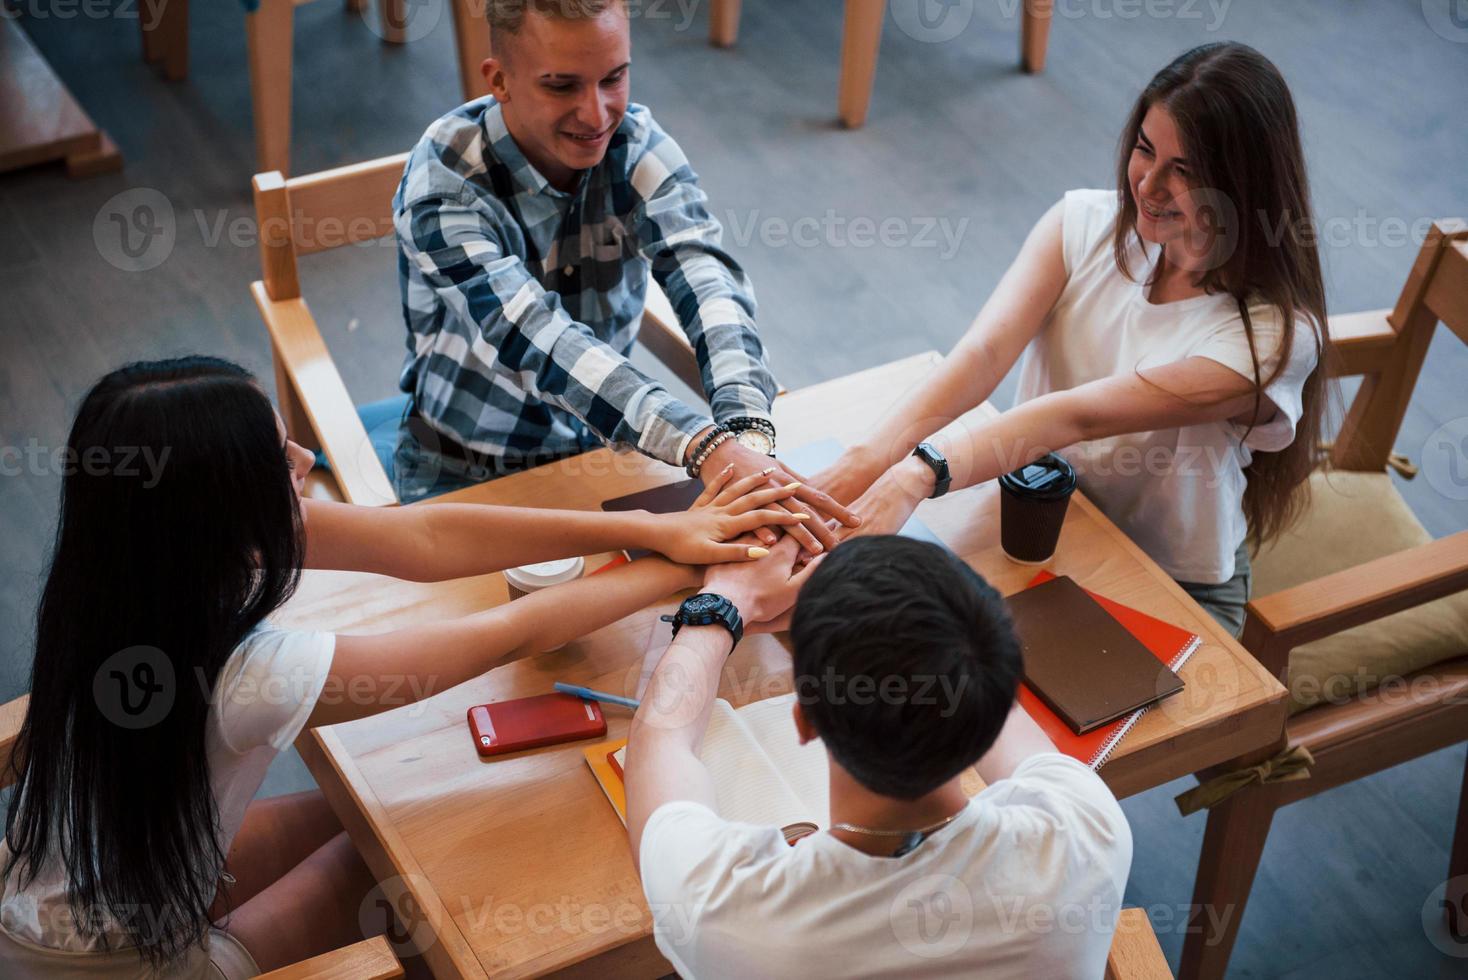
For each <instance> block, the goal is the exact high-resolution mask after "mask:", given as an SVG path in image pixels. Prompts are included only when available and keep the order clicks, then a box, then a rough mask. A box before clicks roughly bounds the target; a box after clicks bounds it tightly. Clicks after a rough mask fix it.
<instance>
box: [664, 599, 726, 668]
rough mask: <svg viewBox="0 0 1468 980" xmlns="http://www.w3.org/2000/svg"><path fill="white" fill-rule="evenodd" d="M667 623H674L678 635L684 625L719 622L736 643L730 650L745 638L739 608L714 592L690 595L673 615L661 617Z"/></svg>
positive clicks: (705, 624)
mask: <svg viewBox="0 0 1468 980" xmlns="http://www.w3.org/2000/svg"><path fill="white" fill-rule="evenodd" d="M659 618H660V619H662V621H663V622H665V623H672V624H673V635H674V636H675V637H676V636H677V635H678V630H680V629H682V628H683V627H684V626H713V625H714V624H718V625H719V626H722V627H724V629H726V630H728V631H729V635H730V636H732V637H733V638H734V643H733V644H732V645H731V646H730V647H729V652H731V653H732V652H733V651H734V647H737V646H738V645H739V641H740V640H742V639H743V638H744V620H742V619H740V618H739V609H738V608H737V607H736V606H735V605H734V603H732V602H730V601H729V600H728V599H725V598H724V597H723V596H721V595H715V594H714V593H712V592H700V593H699V594H698V595H695V596H689V597H688V598H687V599H684V600H683V605H681V606H679V607H678V612H677V613H676V614H674V615H672V616H662V617H659Z"/></svg>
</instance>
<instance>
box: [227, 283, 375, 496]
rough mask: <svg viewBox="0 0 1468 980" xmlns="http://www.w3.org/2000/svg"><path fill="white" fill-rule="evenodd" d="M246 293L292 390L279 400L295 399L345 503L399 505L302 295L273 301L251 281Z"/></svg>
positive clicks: (284, 393) (261, 285)
mask: <svg viewBox="0 0 1468 980" xmlns="http://www.w3.org/2000/svg"><path fill="white" fill-rule="evenodd" d="M250 294H251V295H252V296H254V297H255V306H256V307H257V308H258V309H259V310H260V317H261V319H263V320H264V321H265V327H266V329H267V330H269V331H270V341H271V346H272V348H273V349H274V353H275V357H276V358H277V359H278V363H277V368H281V369H284V375H285V377H286V378H288V379H289V382H290V386H291V387H292V388H293V389H294V391H293V392H281V400H282V402H284V401H285V400H286V399H287V398H289V397H295V398H298V399H299V402H300V405H301V407H302V408H303V409H304V411H305V415H306V421H307V424H308V425H309V426H310V429H311V431H312V432H313V433H314V434H315V436H316V438H317V439H318V440H319V441H320V443H321V448H322V449H323V450H324V451H325V453H326V458H327V460H328V461H329V462H330V463H331V471H332V474H333V475H334V476H335V477H336V481H337V483H338V484H339V485H340V486H341V489H342V497H343V498H344V499H345V500H346V501H347V502H348V503H352V504H363V505H366V506H370V507H383V506H388V505H390V504H395V503H397V497H396V495H395V494H394V493H393V489H392V485H391V484H390V483H389V482H388V479H387V474H386V473H384V472H383V470H382V463H381V462H380V461H379V460H378V459H377V454H376V453H375V452H373V449H372V442H371V440H370V439H368V438H367V430H366V429H365V428H363V427H362V419H361V418H360V417H359V416H358V415H357V408H356V406H355V405H353V404H352V399H351V396H350V395H348V394H347V388H346V385H344V384H343V383H342V379H341V375H340V374H339V373H337V370H336V364H335V363H334V362H333V361H332V359H331V354H330V352H328V351H327V349H326V343H325V341H323V340H322V339H321V331H319V330H318V329H316V321H315V319H314V318H313V317H312V316H311V311H310V309H309V308H308V307H307V306H306V301H305V300H304V299H301V298H300V297H297V298H295V299H286V300H274V299H271V298H270V295H269V294H268V293H267V292H266V290H265V284H264V283H263V282H254V283H252V284H251V285H250ZM277 377H279V371H278V372H277ZM287 421H289V418H288V419H287Z"/></svg>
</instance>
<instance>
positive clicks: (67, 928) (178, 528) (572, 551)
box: [0, 357, 801, 980]
mask: <svg viewBox="0 0 1468 980" xmlns="http://www.w3.org/2000/svg"><path fill="white" fill-rule="evenodd" d="M123 449H126V450H129V451H131V452H132V453H133V454H135V455H137V456H140V457H141V458H145V459H152V460H155V461H158V462H159V464H160V465H159V466H158V467H156V468H154V469H153V470H150V471H147V472H141V471H140V470H139V468H137V467H126V468H125V467H119V468H117V469H116V470H115V471H106V472H104V471H103V470H102V469H101V468H100V467H97V466H93V465H79V466H77V467H75V469H74V471H73V472H71V473H69V474H68V475H67V476H66V478H65V481H64V483H63V486H62V491H61V514H60V520H59V525H58V528H57V534H56V546H55V553H54V556H53V559H52V562H51V567H50V571H49V574H48V577H47V580H46V585H45V589H44V591H43V594H42V597H41V602H40V608H39V612H38V615H37V624H36V658H35V664H34V667H33V669H32V677H31V695H30V705H29V710H28V711H27V714H26V719H25V723H24V726H23V728H22V730H21V733H20V737H19V741H18V743H17V746H16V750H15V754H14V757H13V759H12V767H13V770H14V775H15V777H16V778H15V789H14V794H13V796H12V797H11V800H10V805H9V810H8V813H7V814H6V823H5V842H4V847H3V848H0V856H3V863H0V867H3V876H4V881H3V892H0V975H3V976H5V977H7V978H11V980H20V978H31V977H43V976H44V977H89V978H103V977H109V978H110V977H136V976H140V975H141V976H163V977H168V978H178V980H183V978H195V977H198V978H204V977H223V978H226V980H234V978H237V977H248V976H252V975H254V974H255V973H256V972H258V971H260V970H269V969H274V968H276V967H279V966H282V965H285V964H287V963H291V962H295V961H298V960H300V959H304V958H307V957H309V956H311V955H314V954H316V953H321V952H325V951H327V950H329V949H333V948H336V947H339V946H342V945H346V944H348V943H350V942H352V941H355V940H357V939H360V938H361V933H360V928H359V926H358V921H357V920H358V908H359V905H360V903H361V902H362V900H363V899H364V898H365V897H366V896H367V894H368V892H369V890H370V889H371V888H372V886H373V881H372V878H371V875H370V874H369V873H368V871H367V869H366V867H365V866H364V865H363V864H362V861H361V859H360V857H359V856H358V855H357V853H356V851H355V850H354V849H353V847H352V845H351V843H350V841H349V840H348V839H347V837H346V835H345V833H343V832H342V830H341V827H340V824H339V823H338V822H337V821H336V819H335V818H334V817H333V815H332V813H331V811H330V809H329V808H328V807H327V806H326V805H325V802H324V800H323V799H322V798H321V796H320V794H319V793H306V794H298V795H295V796H288V797H278V798H276V799H271V800H263V801H259V802H255V803H252V802H251V800H252V799H253V797H254V795H255V793H256V791H257V790H258V789H259V787H260V785H261V781H262V780H263V779H264V776H265V771H266V768H267V767H268V766H269V764H270V762H271V760H272V759H274V758H275V756H276V755H277V754H279V753H280V752H281V751H283V750H284V749H286V748H287V747H288V746H290V744H291V743H292V741H293V740H294V739H295V737H296V735H297V734H299V732H300V731H301V730H302V729H303V728H305V727H307V726H315V725H322V724H333V723H336V722H342V721H347V720H350V719H352V718H357V717H362V716H365V715H370V714H373V713H375V712H377V711H381V710H384V709H385V708H386V707H388V706H389V704H386V703H384V702H390V704H391V705H394V706H395V705H398V704H401V703H404V701H405V700H414V699H416V698H419V697H425V696H428V695H430V694H434V693H437V692H439V691H442V690H445V689H447V688H449V687H451V686H453V685H456V684H459V683H462V682H463V681H466V680H468V679H470V678H471V677H474V676H476V675H478V674H481V673H483V672H485V671H487V670H489V669H490V668H491V667H493V666H495V665H496V664H500V663H504V662H506V661H508V660H511V659H514V658H517V657H523V656H527V655H529V654H533V653H536V652H539V651H541V650H548V649H552V648H554V647H557V646H559V645H560V644H562V643H564V642H566V641H568V640H570V639H573V638H575V637H578V636H581V635H583V634H585V633H587V632H590V631H592V630H595V629H598V628H600V627H602V626H604V625H606V624H607V623H610V622H613V621H615V620H616V619H618V618H620V617H622V616H624V615H627V614H628V613H631V612H633V611H635V610H637V609H639V608H642V607H643V606H645V605H647V604H648V603H650V602H653V601H655V600H657V599H659V598H661V597H663V596H666V595H668V594H670V593H672V592H675V591H678V590H680V589H682V588H685V587H691V586H693V585H696V584H697V582H698V579H699V576H698V573H697V572H695V571H694V570H692V569H691V568H690V567H688V565H683V564H678V563H677V562H686V563H688V564H689V565H697V564H709V563H715V562H720V561H728V560H746V559H750V558H758V557H761V556H762V555H763V553H764V549H761V548H757V547H751V545H750V544H748V543H747V541H746V540H740V539H741V538H742V537H743V535H744V534H745V533H746V532H749V531H751V530H753V529H754V528H756V527H759V526H764V525H770V524H785V523H793V522H794V521H796V520H799V519H801V515H793V516H792V515H789V514H784V513H776V512H775V511H773V510H770V509H767V505H768V504H770V503H772V502H773V501H775V500H777V499H784V498H786V497H788V496H789V495H790V493H791V492H792V490H791V489H789V488H787V489H785V490H761V491H753V487H754V485H755V484H756V483H759V482H762V481H763V480H764V479H765V477H764V476H762V475H757V476H756V477H752V478H750V479H749V480H744V481H740V482H737V483H732V484H731V483H730V482H729V476H728V474H727V473H725V474H722V475H721V476H720V477H719V478H717V479H715V480H712V481H711V482H710V486H709V487H708V488H707V490H706V491H705V492H704V494H703V495H702V497H701V498H700V499H699V501H698V502H697V503H696V504H695V505H694V507H693V508H692V509H690V510H689V511H688V512H686V513H683V514H677V515H667V516H660V517H654V516H652V515H648V514H645V513H641V514H630V515H610V514H589V513H580V512H565V511H551V510H532V509H523V508H502V507H480V506H474V505H453V504H439V505H433V506H423V507H408V508H386V509H375V508H363V507H352V506H349V505H344V504H336V503H331V502H326V501H319V500H303V499H302V498H301V487H302V483H303V479H304V477H305V474H306V471H307V470H309V469H310V467H311V461H312V456H311V454H310V453H309V452H308V451H306V450H305V449H303V448H302V447H300V446H298V445H296V444H295V443H293V442H291V441H290V440H288V439H287V438H286V435H285V429H284V426H283V425H282V424H281V422H280V419H279V416H277V415H276V413H275V411H274V409H273V408H272V406H271V404H270V401H269V399H268V397H267V396H266V395H265V393H264V392H263V391H262V390H261V389H260V387H259V386H258V385H257V384H256V383H255V381H254V379H253V378H251V377H250V375H249V374H248V373H247V372H245V371H244V370H243V369H242V368H239V367H237V366H236V365H233V364H230V363H228V362H226V361H221V360H217V359H214V358H206V357H190V358H182V359H177V360H171V361H160V362H151V363H138V364H131V365H128V366H127V367H124V368H121V369H119V370H117V371H114V372H112V373H111V374H109V375H107V376H106V377H105V378H103V379H102V380H101V381H99V382H98V383H97V385H96V386H95V387H93V389H92V390H91V391H90V392H89V393H88V394H87V396H86V398H85V399H84V400H83V402H82V405H81V408H80V409H79V410H78V412H77V417H76V420H75V422H74V424H73V426H72V430H71V435H70V437H69V439H68V451H69V453H70V454H71V456H70V458H72V459H75V460H79V461H81V462H83V463H86V462H87V461H88V460H92V461H95V460H99V459H103V458H117V451H118V450H123ZM752 491H753V492H752ZM629 546H640V547H648V548H652V549H654V550H658V551H661V552H663V553H664V554H667V555H668V556H670V557H671V558H672V559H674V561H668V560H665V559H663V558H649V559H644V560H641V561H637V562H634V563H632V564H631V565H629V566H626V567H623V568H618V569H615V570H613V571H611V572H609V573H607V574H605V575H599V576H597V577H596V578H595V579H583V580H581V581H577V582H572V583H568V584H565V585H562V586H559V587H556V588H554V589H548V590H544V591H541V592H537V593H535V594H533V595H530V596H527V597H526V598H524V599H521V600H519V601H516V602H514V603H510V604H508V605H504V606H500V607H497V608H494V609H490V610H486V611H484V612H481V613H477V614H475V615H471V616H465V617H463V618H460V619H455V620H449V621H445V622H439V623H433V624H427V625H422V626H416V627H411V628H405V629H401V630H396V631H394V632H390V633H384V634H380V635H375V636H334V635H332V634H330V633H308V632H296V631H288V630H283V629H279V628H276V627H274V626H271V625H270V624H269V623H268V622H267V617H269V616H270V614H271V613H272V612H274V611H275V610H277V609H279V608H280V606H281V605H282V604H283V603H284V602H285V601H286V600H287V599H288V598H289V597H290V595H291V594H292V592H293V590H294V589H295V587H296V584H297V582H298V581H299V578H300V571H301V569H302V568H303V567H307V568H336V569H349V570H357V571H366V572H376V573H379V574H384V575H392V576H396V577H399V578H405V579H412V580H419V581H430V580H438V579H447V578H456V577H460V576H466V575H477V574H484V573H487V572H491V571H496V570H499V569H503V568H507V567H511V566H515V565H520V564H524V563H529V562H537V561H545V560H549V559H552V558H559V557H566V556H572V555H581V554H591V553H596V552H601V551H606V550H612V549H617V548H622V547H629ZM387 678H390V679H391V681H392V683H386V679H387Z"/></svg>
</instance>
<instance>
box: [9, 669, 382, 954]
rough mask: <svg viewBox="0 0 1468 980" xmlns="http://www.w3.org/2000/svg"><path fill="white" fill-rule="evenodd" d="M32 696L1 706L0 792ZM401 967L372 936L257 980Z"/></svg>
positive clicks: (21, 697) (22, 697) (25, 695)
mask: <svg viewBox="0 0 1468 980" xmlns="http://www.w3.org/2000/svg"><path fill="white" fill-rule="evenodd" d="M30 701H31V696H30V695H29V694H23V695H21V696H20V697H18V698H16V699H15V700H14V701H10V702H8V703H6V704H0V789H5V788H6V787H8V786H10V784H11V782H12V779H11V776H12V775H13V773H12V772H11V769H10V758H11V755H12V754H13V753H14V752H15V742H16V739H17V738H19V736H20V726H21V723H22V722H24V721H25V713H26V708H27V707H28V706H29V705H30ZM402 975H403V967H402V965H401V964H400V963H399V962H398V958H397V956H396V955H394V953H393V951H392V946H390V945H389V944H388V941H387V939H386V938H384V937H382V936H374V937H373V938H371V939H366V940H363V941H362V942H360V943H353V944H352V945H350V946H343V947H342V948H341V949H335V950H332V951H331V952H329V953H323V954H322V955H320V956H313V957H312V958H311V959H309V960H303V961H302V962H300V963H295V964H292V965H291V966H287V967H282V968H281V969H279V970H272V971H270V972H269V973H265V974H261V976H260V980H394V978H396V977H401V976H402Z"/></svg>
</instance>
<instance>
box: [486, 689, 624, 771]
mask: <svg viewBox="0 0 1468 980" xmlns="http://www.w3.org/2000/svg"><path fill="white" fill-rule="evenodd" d="M606 733H607V720H606V718H604V717H602V713H601V705H599V704H597V703H596V702H595V701H584V700H582V699H581V698H578V697H574V696H573V695H570V694H560V693H556V694H542V695H540V696H538V697H533V698H516V699H515V700H513V701H499V702H496V703H495V704H480V705H475V706H474V707H472V708H470V709H469V734H470V735H471V736H472V737H473V739H474V748H475V749H476V750H477V751H478V752H479V754H480V755H484V756H489V755H503V754H505V753H506V752H519V751H520V750H522V749H533V748H537V747H539V746H542V745H555V744H556V743H558V742H574V741H576V740H578V739H583V738H601V737H604V736H605V735H606Z"/></svg>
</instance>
